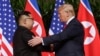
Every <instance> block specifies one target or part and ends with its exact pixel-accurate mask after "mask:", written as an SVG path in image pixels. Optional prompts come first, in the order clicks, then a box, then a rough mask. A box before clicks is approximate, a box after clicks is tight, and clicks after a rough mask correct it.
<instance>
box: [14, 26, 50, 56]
mask: <svg viewBox="0 0 100 56" xmlns="http://www.w3.org/2000/svg"><path fill="white" fill-rule="evenodd" d="M32 36H34V34H33V33H32V32H31V31H30V30H28V29H27V28H25V27H23V26H19V27H18V28H17V30H16V31H15V34H14V37H13V53H14V56H41V51H43V50H44V51H47V50H49V49H50V48H49V46H44V47H43V46H42V45H41V44H40V45H37V46H35V47H31V46H29V45H28V40H30V39H32Z"/></svg>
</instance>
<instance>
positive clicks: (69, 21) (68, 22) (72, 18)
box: [66, 16, 75, 25]
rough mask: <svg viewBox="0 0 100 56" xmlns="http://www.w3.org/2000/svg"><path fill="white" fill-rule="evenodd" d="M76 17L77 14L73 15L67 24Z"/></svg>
mask: <svg viewBox="0 0 100 56" xmlns="http://www.w3.org/2000/svg"><path fill="white" fill-rule="evenodd" d="M74 18H75V16H72V17H71V18H70V19H69V20H68V21H67V22H66V24H67V25H68V24H69V22H70V21H71V20H72V19H74Z"/></svg>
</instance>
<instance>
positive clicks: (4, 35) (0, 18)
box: [0, 0, 16, 56]
mask: <svg viewBox="0 0 100 56" xmlns="http://www.w3.org/2000/svg"><path fill="white" fill-rule="evenodd" d="M15 29H16V23H15V17H14V13H13V11H12V8H11V4H10V0H0V56H13V45H12V39H13V38H12V37H13V34H14V32H15Z"/></svg>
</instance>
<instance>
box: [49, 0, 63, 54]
mask: <svg viewBox="0 0 100 56" xmlns="http://www.w3.org/2000/svg"><path fill="white" fill-rule="evenodd" d="M64 3H65V1H64V0H56V2H55V8H54V12H53V17H52V21H51V25H50V28H49V35H54V34H58V33H60V32H62V31H63V29H64V23H62V22H61V21H60V19H59V17H58V7H59V6H61V5H62V4H64ZM53 54H55V53H53Z"/></svg>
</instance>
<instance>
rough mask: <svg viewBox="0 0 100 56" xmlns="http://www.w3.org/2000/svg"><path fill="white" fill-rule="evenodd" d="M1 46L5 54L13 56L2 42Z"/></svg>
mask: <svg viewBox="0 0 100 56" xmlns="http://www.w3.org/2000/svg"><path fill="white" fill-rule="evenodd" d="M2 48H3V49H4V50H5V51H6V53H7V55H8V56H13V55H12V54H11V52H10V51H9V50H8V47H7V46H6V45H5V43H3V42H2Z"/></svg>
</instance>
